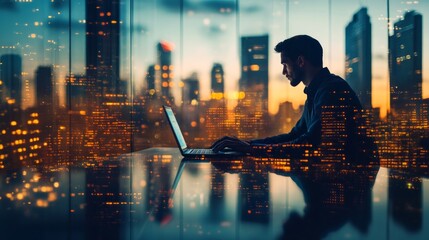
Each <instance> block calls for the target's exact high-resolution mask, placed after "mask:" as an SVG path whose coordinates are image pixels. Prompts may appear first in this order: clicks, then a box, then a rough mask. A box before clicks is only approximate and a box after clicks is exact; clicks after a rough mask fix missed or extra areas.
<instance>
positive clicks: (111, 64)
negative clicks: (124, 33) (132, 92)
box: [86, 0, 120, 97]
mask: <svg viewBox="0 0 429 240" xmlns="http://www.w3.org/2000/svg"><path fill="white" fill-rule="evenodd" d="M119 8H120V2H119V1H118V0H112V1H99V0H86V74H87V78H88V82H89V89H90V95H92V96H97V97H102V96H105V95H106V94H115V93H119V91H120V82H119V55H120V53H119V30H120V27H119V25H120V24H119V13H120V10H119Z"/></svg>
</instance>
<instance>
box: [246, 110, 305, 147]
mask: <svg viewBox="0 0 429 240" xmlns="http://www.w3.org/2000/svg"><path fill="white" fill-rule="evenodd" d="M306 131H307V130H306V125H305V119H304V117H303V116H301V118H300V119H299V120H298V122H297V123H296V124H295V126H294V127H293V128H292V130H291V131H290V132H289V133H285V134H280V135H277V136H273V137H267V138H262V139H254V140H250V141H249V143H250V144H278V143H284V142H290V141H292V140H294V139H296V138H297V137H299V136H301V135H302V134H304V133H305V132H306Z"/></svg>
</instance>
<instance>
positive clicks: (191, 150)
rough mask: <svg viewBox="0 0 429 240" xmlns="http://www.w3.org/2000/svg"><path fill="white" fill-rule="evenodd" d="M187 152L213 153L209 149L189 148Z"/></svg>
mask: <svg viewBox="0 0 429 240" xmlns="http://www.w3.org/2000/svg"><path fill="white" fill-rule="evenodd" d="M189 153H191V154H214V153H215V152H213V150H211V149H190V151H189Z"/></svg>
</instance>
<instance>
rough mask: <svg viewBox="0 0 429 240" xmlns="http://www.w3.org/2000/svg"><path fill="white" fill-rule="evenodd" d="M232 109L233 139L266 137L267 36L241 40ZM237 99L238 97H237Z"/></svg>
mask: <svg viewBox="0 0 429 240" xmlns="http://www.w3.org/2000/svg"><path fill="white" fill-rule="evenodd" d="M239 84H240V91H241V93H240V94H239V102H238V105H237V107H236V113H235V115H236V122H237V123H238V127H239V128H238V132H237V137H239V138H243V139H252V138H258V137H263V136H264V134H267V131H264V125H265V124H266V122H267V121H268V35H262V36H251V37H242V38H241V78H240V83H239ZM240 96H241V97H240Z"/></svg>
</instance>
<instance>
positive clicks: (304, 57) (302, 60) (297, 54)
mask: <svg viewBox="0 0 429 240" xmlns="http://www.w3.org/2000/svg"><path fill="white" fill-rule="evenodd" d="M274 50H275V51H276V52H278V53H281V64H282V65H283V75H285V76H286V77H287V78H288V79H289V80H290V84H291V85H292V86H296V85H298V84H299V83H300V82H301V81H303V82H304V84H306V81H308V79H309V78H311V77H313V76H311V74H312V73H313V72H312V70H314V69H316V70H317V69H321V68H322V67H323V60H322V59H323V49H322V46H321V45H320V43H319V42H318V41H317V40H316V39H314V38H312V37H310V36H307V35H297V36H294V37H291V38H288V39H286V40H284V41H282V42H280V43H278V44H277V45H276V47H275V48H274ZM310 81H311V79H310Z"/></svg>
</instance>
